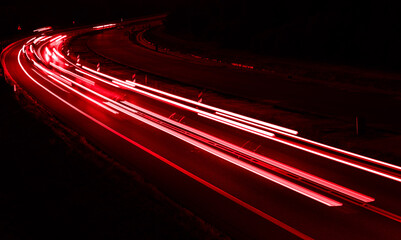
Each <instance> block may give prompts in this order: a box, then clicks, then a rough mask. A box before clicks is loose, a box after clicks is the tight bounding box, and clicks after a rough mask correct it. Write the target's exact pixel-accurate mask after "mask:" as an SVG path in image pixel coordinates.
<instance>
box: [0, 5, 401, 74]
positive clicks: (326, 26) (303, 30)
mask: <svg viewBox="0 0 401 240" xmlns="http://www.w3.org/2000/svg"><path fill="white" fill-rule="evenodd" d="M394 2H395V1H394ZM394 2H390V1H365V2H363V3H362V4H361V3H356V2H352V1H346V0H336V1H332V0H330V1H310V0H306V1H293V0H282V1H256V0H247V1H245V0H234V1H232V0H192V1H183V0H171V1H163V0H136V1H135V0H131V1H121V0H116V1H110V0H108V1H94V0H91V1H77V0H74V1H65V2H58V1H57V2H56V1H55V2H50V1H48V2H44V1H31V2H18V1H17V2H15V1H8V2H4V1H2V3H1V5H0V9H1V15H0V21H1V25H0V27H1V30H2V31H1V36H0V38H1V39H3V40H4V39H5V38H7V37H8V36H10V35H15V34H18V32H19V31H17V27H18V25H20V26H21V28H22V31H20V32H24V31H32V30H33V29H35V28H39V27H43V26H48V25H52V26H61V27H66V26H73V24H72V21H75V23H76V25H80V24H89V23H97V22H104V21H109V20H119V19H120V18H130V17H136V16H142V15H146V14H155V13H164V12H168V13H171V15H170V17H169V18H168V19H167V21H166V25H167V30H168V31H169V32H170V33H172V34H176V35H179V36H181V37H184V38H190V39H194V40H198V41H199V40H200V41H215V42H218V43H219V44H220V46H221V47H224V48H235V49H246V50H251V51H254V52H258V53H262V54H265V55H269V56H279V57H291V58H294V57H295V58H299V59H308V60H318V61H325V62H333V63H344V64H349V65H358V66H366V67H374V68H381V69H386V70H392V71H399V69H400V62H401V61H399V56H400V54H401V47H400V42H401V24H400V23H401V14H400V12H401V11H400V10H401V8H400V7H399V6H397V5H396V4H395V3H394Z"/></svg>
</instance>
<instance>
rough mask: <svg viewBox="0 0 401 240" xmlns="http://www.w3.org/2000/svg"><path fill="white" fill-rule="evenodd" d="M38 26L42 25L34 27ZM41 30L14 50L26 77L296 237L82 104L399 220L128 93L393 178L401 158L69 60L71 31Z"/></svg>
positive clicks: (323, 197)
mask: <svg viewBox="0 0 401 240" xmlns="http://www.w3.org/2000/svg"><path fill="white" fill-rule="evenodd" d="M116 26H118V24H114V23H112V24H105V25H100V26H95V27H91V28H87V29H86V30H84V31H83V30H80V31H81V32H90V31H99V30H105V29H111V28H115V27H116ZM38 32H41V31H39V30H38ZM47 34H49V32H46V33H43V34H41V35H37V36H36V37H33V38H31V39H29V40H27V41H26V42H25V43H24V44H23V46H22V48H21V49H20V50H19V52H18V56H17V61H18V64H19V66H20V69H21V70H22V71H23V72H24V74H25V75H26V76H27V77H28V78H29V79H30V80H31V81H32V82H34V83H35V84H36V85H37V86H39V87H41V88H42V89H44V90H45V91H46V92H48V93H49V94H51V95H52V96H53V97H55V98H56V99H58V100H60V101H61V102H63V103H64V104H66V105H67V106H68V107H70V108H72V109H74V110H75V111H77V112H79V113H80V114H82V115H84V116H85V117H87V118H89V119H91V120H92V121H93V122H95V123H97V124H98V125H100V126H102V127H104V128H105V129H107V130H108V131H110V132H112V133H114V134H116V135H117V136H119V137H121V138H123V139H124V140H126V141H128V142H130V143H132V144H133V145H135V146H137V147H139V148H141V149H142V150H144V151H145V152H148V153H149V154H151V155H153V156H155V157H157V158H158V159H160V160H161V161H163V162H164V163H166V164H168V165H169V166H171V167H173V168H175V169H176V170H178V171H180V172H181V173H184V174H185V175H187V176H189V177H190V178H192V179H194V180H196V181H197V182H199V183H201V184H203V185H205V186H207V187H208V188H210V189H212V190H214V191H216V192H218V193H219V194H221V195H223V196H225V197H227V198H228V199H230V200H232V201H234V202H236V203H238V204H239V205H241V206H243V207H245V208H246V209H248V210H250V211H252V212H254V213H256V214H257V215H259V216H261V217H263V218H264V219H266V220H268V221H270V222H273V223H275V224H276V225H278V226H280V227H281V228H283V229H285V230H287V231H289V232H291V233H293V234H295V235H297V236H298V237H300V238H304V239H308V238H309V237H308V236H307V235H305V234H303V233H301V232H300V231H298V230H295V229H294V228H292V227H290V226H289V225H287V224H285V223H283V222H281V221H279V220H277V219H276V218H274V217H271V216H270V215H268V214H267V213H265V212H263V211H261V210H259V209H257V208H255V207H253V206H252V204H249V203H247V202H245V201H243V200H240V199H239V198H238V197H235V196H234V195H233V194H230V193H229V192H227V191H225V190H223V189H221V188H219V187H217V186H216V185H214V184H213V183H211V182H208V181H207V180H205V179H203V178H202V177H201V176H198V175H196V174H195V173H192V172H191V171H189V170H186V169H184V168H183V167H181V166H179V165H178V164H175V163H173V161H170V160H168V159H167V158H165V157H162V156H161V155H159V154H158V153H155V152H154V151H152V150H149V149H148V148H147V147H144V146H142V145H141V144H139V143H137V142H136V141H135V139H132V138H131V137H127V136H126V135H124V133H122V132H119V131H117V130H115V129H113V128H112V127H110V126H108V125H107V124H106V123H104V122H102V121H101V120H99V119H97V118H96V117H95V116H94V115H91V114H90V113H89V112H86V111H85V110H84V109H83V108H82V105H83V104H84V105H86V106H89V107H91V108H96V109H97V111H102V112H104V114H107V115H108V116H109V117H110V118H111V119H113V121H130V120H131V119H132V120H135V121H138V122H141V123H142V124H145V125H148V126H150V127H152V128H153V129H155V130H158V131H160V132H163V133H164V134H167V135H169V136H170V137H174V138H175V139H177V140H178V141H182V142H183V143H186V144H188V145H190V146H192V147H195V148H196V149H198V150H199V151H202V152H203V154H206V155H208V154H209V155H212V156H214V157H217V158H219V159H221V160H224V161H225V162H227V163H229V164H231V165H232V166H235V167H237V168H240V169H242V170H244V171H247V172H249V174H253V175H255V176H257V177H260V178H261V179H263V181H269V182H271V183H274V184H277V185H278V186H280V187H282V188H283V189H285V191H293V192H294V193H296V194H300V195H301V196H303V197H306V198H307V199H309V200H310V201H312V202H313V201H315V202H316V203H319V204H323V205H324V206H327V207H337V208H341V207H342V206H343V205H345V204H346V205H350V204H351V205H357V206H358V207H362V208H364V209H368V210H371V211H374V212H376V213H379V214H380V215H382V216H385V217H388V218H391V219H393V220H396V221H398V222H401V217H399V216H398V215H397V214H394V213H390V212H387V211H384V210H383V211H381V210H380V209H379V208H373V207H372V205H369V204H371V203H373V202H374V201H375V198H376V197H375V196H368V195H366V194H364V193H361V192H359V191H358V190H354V189H350V188H348V187H347V186H342V185H341V184H338V183H335V182H333V181H332V180H327V179H325V178H324V177H322V176H316V175H315V174H312V173H309V172H308V171H306V170H303V169H298V168H296V167H293V166H291V165H289V164H285V163H283V162H282V161H280V159H273V158H271V157H269V156H264V155H263V154H259V153H256V152H253V151H250V150H248V149H246V148H244V147H242V146H239V145H237V144H235V143H233V142H230V141H227V140H226V139H222V138H221V137H219V136H217V135H214V133H213V132H211V131H210V130H209V129H204V128H202V127H199V126H201V125H199V126H198V125H196V126H195V125H194V124H192V125H191V124H184V123H182V122H178V121H175V120H173V119H170V118H168V117H167V116H165V115H164V114H163V113H158V112H157V111H154V110H153V109H149V108H147V107H145V106H141V105H140V104H137V103H135V102H134V101H132V100H131V98H130V97H131V96H141V97H142V98H145V99H149V100H150V99H151V100H152V102H156V103H157V104H159V105H160V106H162V108H163V106H169V108H174V109H179V110H180V111H183V112H186V113H188V116H187V117H190V118H191V119H192V120H193V121H203V122H205V121H208V122H211V123H212V124H215V125H213V126H220V125H224V126H225V129H231V130H232V131H233V132H234V131H242V133H241V136H248V135H252V137H256V138H261V139H264V140H268V141H274V142H275V143H278V144H283V145H285V146H286V147H290V148H294V149H297V150H299V151H304V152H307V153H308V154H312V155H316V156H319V157H322V161H326V160H327V159H329V160H333V161H335V162H336V163H340V164H344V165H345V166H346V167H352V168H356V169H357V171H363V172H367V173H368V174H374V175H378V176H380V177H384V178H386V179H389V180H392V181H395V182H396V183H398V182H401V173H400V172H401V167H400V166H397V165H394V164H390V163H386V162H384V161H380V160H377V159H373V158H370V157H366V156H363V155H360V154H356V153H352V152H349V151H346V150H342V149H339V148H336V147H332V146H328V145H326V144H322V143H318V142H316V141H313V140H309V139H306V138H303V137H300V136H299V133H298V131H297V130H293V129H289V128H287V127H283V126H279V125H276V124H272V123H268V122H265V121H261V120H258V119H255V118H252V117H248V116H245V115H242V114H239V113H234V112H232V111H228V110H225V109H221V108H217V107H215V106H212V105H208V104H205V103H201V102H197V101H194V100H192V99H188V98H185V97H182V96H178V95H175V94H172V93H170V92H167V91H164V90H161V89H157V88H154V87H151V86H147V85H145V84H140V83H137V82H133V81H129V80H123V79H119V78H117V77H115V76H111V75H110V74H107V73H105V72H100V71H96V70H94V69H92V68H90V67H88V66H87V64H85V65H81V63H80V64H78V63H75V62H74V61H73V60H72V59H71V58H70V57H69V56H67V55H66V54H64V52H63V48H64V47H65V46H64V42H65V41H66V40H68V39H69V38H71V37H73V36H74V34H73V33H72V32H68V31H65V32H63V33H57V34H54V35H47ZM28 70H29V71H32V72H34V73H35V74H36V75H37V76H38V78H36V77H34V76H32V75H31V74H29V72H28ZM43 81H45V82H47V83H50V84H51V86H53V87H55V88H56V89H58V91H60V90H61V92H60V93H59V92H57V91H53V90H51V89H50V88H49V87H46V86H45V84H44V82H43ZM71 96H74V97H78V98H80V99H81V100H80V101H81V103H80V104H74V103H73V102H72V101H71V102H70V101H69V100H68V99H69V97H71ZM231 130H229V131H231ZM230 134H235V133H231V132H229V133H228V135H230ZM176 150H177V149H176ZM334 171H335V170H334ZM372 209H375V210H372ZM378 209H379V210H378Z"/></svg>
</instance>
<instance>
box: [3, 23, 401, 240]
mask: <svg viewBox="0 0 401 240" xmlns="http://www.w3.org/2000/svg"><path fill="white" fill-rule="evenodd" d="M141 21H149V22H152V21H154V19H146V18H145V19H142V20H141ZM118 24H119V23H111V24H108V25H101V26H88V27H86V28H81V29H70V30H68V29H67V30H63V31H57V32H47V33H45V34H37V35H35V36H32V37H31V38H26V39H22V40H20V41H18V42H15V43H13V44H11V45H10V46H8V47H7V48H6V49H5V50H4V51H3V53H2V57H1V63H2V65H3V67H4V69H5V75H6V76H7V77H8V78H9V79H10V80H12V81H13V82H14V83H15V84H16V85H18V88H22V89H24V90H25V91H26V92H27V93H28V94H30V95H31V96H33V97H34V99H36V100H37V101H38V102H39V103H41V104H43V105H44V106H45V107H46V108H47V109H49V111H50V112H52V113H53V114H54V115H55V116H56V117H57V118H58V119H60V121H62V122H63V123H65V124H66V125H67V126H69V127H71V128H72V129H74V130H76V131H77V132H79V133H80V134H82V135H83V136H85V137H86V138H88V139H89V140H90V141H91V142H93V143H94V145H96V146H97V147H98V148H100V149H102V150H103V151H105V152H106V153H108V154H109V155H110V156H112V157H113V158H115V159H117V160H118V161H120V162H121V163H122V164H124V165H125V166H127V167H128V168H132V169H135V170H136V171H138V172H140V173H141V174H142V175H143V176H144V177H145V179H147V180H148V181H149V182H152V183H153V184H154V185H156V186H157V187H158V188H159V189H160V190H161V191H162V192H164V193H165V194H166V195H168V196H169V197H171V198H172V199H174V200H175V201H176V202H178V203H179V204H181V205H182V206H184V207H185V208H188V209H189V210H191V211H192V212H194V213H195V214H196V215H198V216H200V217H201V218H203V219H205V220H206V221H207V222H210V223H211V224H213V225H215V226H216V227H218V228H219V229H221V230H222V231H224V232H226V233H227V234H228V235H229V236H231V237H233V238H236V239H266V238H272V239H292V238H301V239H311V238H316V239H357V238H358V239H359V238H364V239H394V236H399V235H401V227H400V226H401V225H400V224H401V217H400V215H401V206H400V205H399V202H400V199H401V194H400V193H399V191H398V189H399V187H400V184H401V173H400V172H401V167H399V166H397V165H393V164H390V163H386V162H383V161H380V160H377V159H373V158H369V157H366V156H362V155H359V154H355V153H352V152H347V151H344V150H341V149H337V148H334V147H331V146H327V145H324V144H321V143H317V142H314V141H312V140H309V139H305V138H303V137H302V136H299V135H298V132H297V131H296V130H294V129H288V128H286V127H284V126H278V125H276V124H273V123H266V122H263V121H260V120H257V119H253V118H250V117H247V116H243V115H240V114H238V113H233V112H230V111H227V110H225V109H219V108H216V107H214V106H210V105H206V104H203V103H201V102H198V101H194V100H191V99H187V98H184V97H181V96H177V95H174V94H172V93H169V92H165V91H162V90H160V89H155V88H152V87H149V86H146V85H143V84H139V83H138V82H136V81H135V80H133V79H130V80H125V79H119V78H117V77H116V76H111V75H110V74H109V73H108V71H107V69H103V68H102V69H101V70H100V71H97V70H96V66H94V65H91V64H90V63H88V62H86V61H85V59H80V60H79V61H78V62H77V60H76V59H72V58H70V56H69V54H68V52H67V49H65V48H64V46H65V42H66V40H68V39H69V38H71V37H74V36H76V35H77V34H84V33H87V32H91V31H105V32H106V33H107V31H108V29H113V28H116V27H118V26H119V25H118ZM131 24H135V21H133V22H132V23H131ZM135 57H137V58H138V57H140V56H135ZM251 143H258V146H257V148H255V146H252V147H250V146H251V145H252V144H251Z"/></svg>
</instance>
